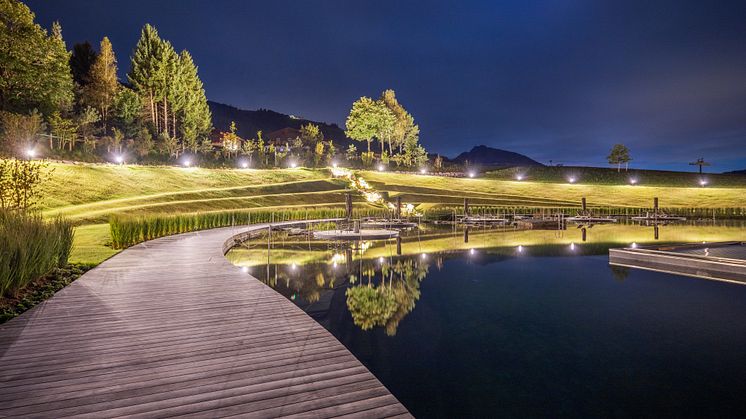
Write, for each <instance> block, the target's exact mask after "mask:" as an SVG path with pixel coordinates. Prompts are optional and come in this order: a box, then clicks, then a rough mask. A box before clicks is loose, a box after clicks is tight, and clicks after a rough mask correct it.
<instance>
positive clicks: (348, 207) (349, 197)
mask: <svg viewBox="0 0 746 419" xmlns="http://www.w3.org/2000/svg"><path fill="white" fill-rule="evenodd" d="M345 214H346V216H347V221H350V220H351V219H352V193H350V192H347V194H345Z"/></svg>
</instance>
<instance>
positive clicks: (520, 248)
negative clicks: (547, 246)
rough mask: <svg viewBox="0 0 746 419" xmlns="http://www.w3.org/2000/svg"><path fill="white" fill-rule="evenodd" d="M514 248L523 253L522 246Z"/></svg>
mask: <svg viewBox="0 0 746 419" xmlns="http://www.w3.org/2000/svg"><path fill="white" fill-rule="evenodd" d="M516 250H517V251H518V253H523V246H520V245H519V246H518V248H517V249H516Z"/></svg>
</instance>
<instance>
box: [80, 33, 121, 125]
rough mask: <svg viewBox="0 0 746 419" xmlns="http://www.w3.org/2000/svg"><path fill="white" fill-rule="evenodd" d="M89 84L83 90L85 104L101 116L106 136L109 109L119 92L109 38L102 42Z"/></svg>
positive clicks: (89, 75) (115, 61)
mask: <svg viewBox="0 0 746 419" xmlns="http://www.w3.org/2000/svg"><path fill="white" fill-rule="evenodd" d="M87 79H88V84H87V85H86V86H85V87H84V88H83V102H84V103H85V104H87V105H89V106H93V107H94V108H96V109H97V110H98V112H99V115H101V122H102V123H103V132H104V134H106V129H107V123H108V121H109V109H110V108H111V107H112V105H113V104H114V100H115V98H116V95H117V91H118V90H119V82H118V81H117V59H116V57H115V56H114V50H113V49H112V47H111V42H109V38H107V37H104V39H102V40H101V49H100V52H99V54H98V57H96V61H94V62H93V65H92V66H91V69H90V71H89V72H88V78H87Z"/></svg>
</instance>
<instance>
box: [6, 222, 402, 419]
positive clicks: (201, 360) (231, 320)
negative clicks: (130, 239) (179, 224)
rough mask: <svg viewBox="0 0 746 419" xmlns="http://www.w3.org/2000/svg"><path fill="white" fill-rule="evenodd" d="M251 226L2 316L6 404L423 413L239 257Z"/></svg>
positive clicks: (111, 268)
mask: <svg viewBox="0 0 746 419" xmlns="http://www.w3.org/2000/svg"><path fill="white" fill-rule="evenodd" d="M262 227H263V228H266V227H267V226H266V224H265V225H263V226H261V225H257V226H252V227H251V229H252V230H254V229H258V228H262ZM245 231H247V227H243V228H233V227H230V228H221V229H215V230H208V231H202V232H195V233H187V234H182V235H178V236H171V237H164V238H161V239H157V240H153V241H150V242H147V243H143V244H140V245H137V246H134V247H132V248H129V249H127V250H125V251H123V252H121V253H120V254H118V255H116V256H114V257H113V258H111V259H109V260H107V261H106V262H104V263H102V264H101V265H99V266H98V267H97V268H95V269H93V270H91V271H89V272H87V273H86V274H85V275H83V276H82V277H81V278H80V279H78V280H77V281H75V282H74V283H73V284H72V285H70V286H68V287H67V288H65V289H63V290H61V291H60V292H58V293H57V294H56V295H55V296H54V297H53V298H51V299H50V300H48V301H46V302H45V303H43V304H40V305H39V306H37V307H35V308H34V309H32V310H30V311H28V312H26V313H24V314H23V315H22V316H20V317H18V318H16V319H14V320H12V321H9V322H7V323H6V324H4V325H2V326H0V417H35V418H37V417H53V418H60V417H66V416H76V417H90V418H109V417H117V416H127V417H147V418H152V417H166V416H180V415H186V416H192V417H210V418H214V417H227V416H241V417H261V418H267V417H280V416H299V417H313V418H322V417H324V418H325V417H335V416H345V415H348V416H354V417H390V416H409V413H408V412H407V410H406V409H405V408H404V407H403V406H402V405H401V404H400V403H399V402H398V401H397V400H396V398H394V396H392V395H391V394H390V393H389V392H388V390H387V389H386V388H385V387H384V386H383V385H382V384H381V383H380V382H379V381H378V380H377V379H376V378H375V377H374V376H373V375H372V374H371V373H370V372H369V371H368V370H367V369H366V368H365V367H364V366H363V365H362V364H361V363H360V362H359V361H358V360H357V359H355V357H354V356H353V355H352V354H351V353H350V352H349V351H348V350H347V349H346V348H345V347H344V346H343V345H342V344H340V343H339V342H338V341H337V340H336V339H335V338H334V337H333V336H332V335H331V334H330V333H329V332H327V331H326V330H325V329H324V328H323V327H321V326H320V325H318V324H317V323H316V322H314V321H313V320H312V319H311V318H310V317H308V316H307V315H306V314H305V313H303V312H302V311H301V310H300V309H298V308H297V307H295V305H293V304H292V303H291V302H290V301H287V300H286V299H285V298H284V297H282V296H281V295H279V294H277V293H275V292H274V291H273V290H272V289H270V288H269V287H267V286H266V285H264V284H262V283H261V282H259V281H258V280H256V279H254V278H252V277H251V276H249V275H247V274H245V273H243V272H241V271H240V269H239V268H237V267H236V266H233V265H231V264H230V263H229V262H228V261H227V260H226V259H225V257H224V256H223V247H224V243H226V241H231V240H232V237H233V236H234V235H236V234H238V233H240V232H245Z"/></svg>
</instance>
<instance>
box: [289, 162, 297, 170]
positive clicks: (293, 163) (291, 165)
mask: <svg viewBox="0 0 746 419" xmlns="http://www.w3.org/2000/svg"><path fill="white" fill-rule="evenodd" d="M296 167H298V163H296V162H291V163H290V168H291V169H295V168H296Z"/></svg>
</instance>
